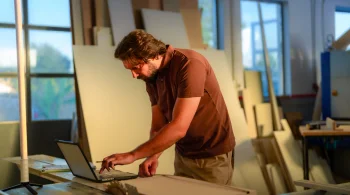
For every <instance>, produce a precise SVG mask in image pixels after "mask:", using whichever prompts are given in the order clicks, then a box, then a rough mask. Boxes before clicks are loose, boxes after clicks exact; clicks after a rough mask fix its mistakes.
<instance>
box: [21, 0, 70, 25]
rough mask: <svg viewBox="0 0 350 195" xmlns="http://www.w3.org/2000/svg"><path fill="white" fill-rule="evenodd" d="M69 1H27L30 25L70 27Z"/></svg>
mask: <svg viewBox="0 0 350 195" xmlns="http://www.w3.org/2000/svg"><path fill="white" fill-rule="evenodd" d="M69 6H70V5H69V0H49V1H48V0H28V15H29V16H28V20H29V24H31V25H40V26H56V27H70V26H71V25H70V7H69Z"/></svg>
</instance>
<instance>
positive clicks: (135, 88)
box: [73, 46, 175, 174]
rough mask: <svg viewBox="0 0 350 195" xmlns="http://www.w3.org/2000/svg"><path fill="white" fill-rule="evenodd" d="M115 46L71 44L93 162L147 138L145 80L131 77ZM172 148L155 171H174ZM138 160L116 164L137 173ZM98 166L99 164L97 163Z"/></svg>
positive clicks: (148, 111) (148, 116) (148, 109)
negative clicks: (118, 58)
mask: <svg viewBox="0 0 350 195" xmlns="http://www.w3.org/2000/svg"><path fill="white" fill-rule="evenodd" d="M114 49H115V48H114V47H97V46H74V47H73V51H74V61H75V65H76V74H77V81H78V85H79V92H80V97H81V102H82V109H83V115H84V119H85V125H86V131H87V137H88V142H89V147H90V151H91V158H92V161H93V162H95V161H97V160H102V159H103V158H104V157H106V156H108V155H111V154H114V153H121V152H128V151H131V150H133V149H134V148H136V147H137V146H138V145H140V144H142V143H143V142H145V141H147V140H148V139H149V130H150V128H151V104H150V102H149V97H148V95H147V92H146V88H145V83H143V82H142V81H140V80H137V79H133V78H132V76H131V73H130V72H129V71H127V70H126V69H125V68H124V66H123V64H122V62H121V61H120V60H117V59H115V58H114V57H113V54H114ZM174 155H175V153H174V147H171V148H169V149H168V150H167V151H165V152H164V153H163V154H162V155H161V157H160V163H159V167H158V169H157V173H164V174H173V173H174V165H173V162H174ZM140 163H141V160H139V161H138V162H134V163H133V164H131V165H124V166H118V167H117V168H118V169H120V170H123V171H129V172H133V173H138V166H139V164H140ZM96 166H97V168H99V166H100V164H96Z"/></svg>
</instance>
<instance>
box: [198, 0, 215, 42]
mask: <svg viewBox="0 0 350 195" xmlns="http://www.w3.org/2000/svg"><path fill="white" fill-rule="evenodd" d="M198 5H199V8H202V9H203V10H202V21H201V24H202V33H203V41H204V43H205V44H208V45H209V46H210V47H212V48H217V33H216V32H217V24H216V1H215V0H199V1H198Z"/></svg>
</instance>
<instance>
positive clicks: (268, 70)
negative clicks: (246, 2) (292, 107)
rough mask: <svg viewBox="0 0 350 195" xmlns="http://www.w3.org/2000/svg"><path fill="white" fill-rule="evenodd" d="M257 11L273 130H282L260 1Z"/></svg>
mask: <svg viewBox="0 0 350 195" xmlns="http://www.w3.org/2000/svg"><path fill="white" fill-rule="evenodd" d="M258 11H259V21H260V28H261V38H262V43H263V51H264V60H265V68H266V77H267V81H268V91H269V95H270V101H271V106H272V109H271V110H272V116H273V120H274V121H273V122H274V130H282V126H281V123H280V121H281V116H280V115H279V111H278V105H277V99H276V95H275V91H274V87H273V83H272V73H271V65H270V59H269V55H268V50H267V45H266V38H265V29H264V23H263V17H262V11H261V5H260V2H258Z"/></svg>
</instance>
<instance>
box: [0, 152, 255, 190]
mask: <svg viewBox="0 0 350 195" xmlns="http://www.w3.org/2000/svg"><path fill="white" fill-rule="evenodd" d="M2 160H5V161H8V162H12V163H15V164H16V165H18V166H20V164H21V158H20V157H11V158H3V159H2ZM66 164H67V163H66V161H65V160H64V159H61V158H56V157H52V156H47V155H31V156H29V157H28V167H29V173H30V174H34V175H36V176H39V177H42V178H45V179H48V180H50V181H53V182H56V183H61V182H65V184H62V185H63V186H66V187H65V188H66V189H69V188H67V185H80V184H81V185H84V186H87V187H90V188H92V189H94V190H98V191H99V192H100V193H101V194H103V192H104V191H105V190H106V185H108V182H107V183H96V182H93V181H89V180H85V179H82V178H78V177H75V176H74V175H73V174H72V173H71V172H70V171H66V172H47V173H43V172H42V171H41V169H42V166H43V165H46V166H47V165H66ZM120 182H122V183H127V184H130V185H133V186H135V187H137V189H138V192H139V193H141V194H147V195H148V194H154V195H157V194H159V195H164V194H167V195H177V194H181V195H186V194H188V195H193V194H201V195H204V194H208V195H209V194H220V195H225V194H230V195H232V194H237V195H241V194H256V191H255V190H250V189H243V188H237V187H233V186H225V185H217V184H213V183H209V182H204V181H199V180H195V179H189V178H185V177H178V176H173V175H155V176H153V177H148V178H136V179H131V180H125V181H120ZM44 187H45V186H44ZM44 187H43V188H44Z"/></svg>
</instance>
